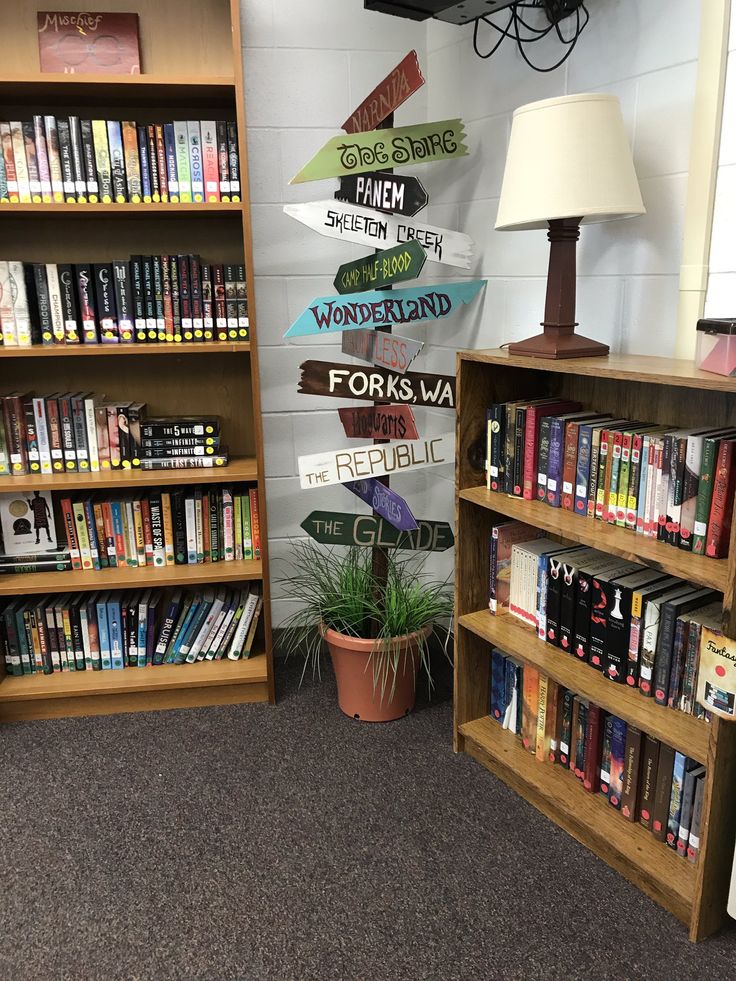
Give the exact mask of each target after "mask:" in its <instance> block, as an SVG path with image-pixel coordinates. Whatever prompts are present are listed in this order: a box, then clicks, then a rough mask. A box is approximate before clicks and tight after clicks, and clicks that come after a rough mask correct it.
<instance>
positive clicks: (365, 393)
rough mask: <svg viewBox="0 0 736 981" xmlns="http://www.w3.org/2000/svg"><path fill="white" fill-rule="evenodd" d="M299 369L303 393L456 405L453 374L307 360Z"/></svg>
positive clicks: (300, 388)
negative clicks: (430, 373)
mask: <svg viewBox="0 0 736 981" xmlns="http://www.w3.org/2000/svg"><path fill="white" fill-rule="evenodd" d="M299 370H300V371H301V373H302V374H301V378H300V379H299V392H300V394H302V395H331V396H332V397H333V398H341V399H364V400H366V401H369V402H399V403H400V404H403V405H434V406H439V407H440V408H442V409H454V408H455V378H454V376H453V375H427V374H423V373H422V372H419V371H407V373H406V374H405V375H398V374H396V372H395V371H388V370H387V369H386V368H360V367H355V366H353V365H344V364H335V363H334V362H332V361H304V362H303V363H302V364H301V365H300V366H299Z"/></svg>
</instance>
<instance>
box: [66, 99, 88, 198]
mask: <svg viewBox="0 0 736 981" xmlns="http://www.w3.org/2000/svg"><path fill="white" fill-rule="evenodd" d="M69 141H70V143H71V150H72V169H73V171H74V190H75V192H76V195H77V201H82V202H84V201H86V200H87V173H86V171H85V169H84V157H83V153H82V127H81V126H80V125H79V116H69Z"/></svg>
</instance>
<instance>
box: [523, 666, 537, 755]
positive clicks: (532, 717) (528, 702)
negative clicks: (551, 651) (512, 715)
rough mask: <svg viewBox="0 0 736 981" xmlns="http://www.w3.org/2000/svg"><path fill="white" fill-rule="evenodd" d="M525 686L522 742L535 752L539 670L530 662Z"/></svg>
mask: <svg viewBox="0 0 736 981" xmlns="http://www.w3.org/2000/svg"><path fill="white" fill-rule="evenodd" d="M523 686H524V687H523V703H524V704H523V709H522V728H521V742H522V745H523V747H524V749H526V750H528V751H529V752H531V753H534V752H536V743H537V707H538V704H539V672H538V671H537V670H536V668H533V667H532V666H531V665H529V664H526V665H524V680H523Z"/></svg>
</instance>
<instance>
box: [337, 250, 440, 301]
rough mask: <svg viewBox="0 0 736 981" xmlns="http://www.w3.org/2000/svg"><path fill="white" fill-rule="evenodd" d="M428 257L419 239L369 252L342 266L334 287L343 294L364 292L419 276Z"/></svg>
mask: <svg viewBox="0 0 736 981" xmlns="http://www.w3.org/2000/svg"><path fill="white" fill-rule="evenodd" d="M426 259H427V253H426V252H425V251H424V249H423V248H422V247H421V245H420V244H419V242H417V241H412V242H407V243H406V244H405V245H395V246H394V248H393V249H386V250H385V251H383V252H379V253H378V255H367V256H364V257H363V258H362V259H356V260H355V261H354V262H346V263H345V264H344V265H342V266H340V268H339V269H338V270H337V276H335V289H336V290H337V292H338V293H340V294H344V293H362V292H363V291H364V290H377V289H380V288H381V287H383V286H391V285H393V284H394V283H405V282H406V281H407V280H409V279H416V278H417V276H418V275H419V273H420V272H421V271H422V267H423V266H424V263H425V261H426Z"/></svg>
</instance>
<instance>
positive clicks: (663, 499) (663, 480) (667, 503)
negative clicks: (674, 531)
mask: <svg viewBox="0 0 736 981" xmlns="http://www.w3.org/2000/svg"><path fill="white" fill-rule="evenodd" d="M672 440H673V436H672V434H671V433H668V434H667V435H666V436H664V438H663V440H662V469H661V473H660V474H658V477H657V480H658V487H657V503H656V515H657V541H660V542H665V541H667V534H668V531H667V523H668V522H671V520H672V518H671V514H670V510H671V507H672V495H671V490H674V487H672V484H671V474H672Z"/></svg>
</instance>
